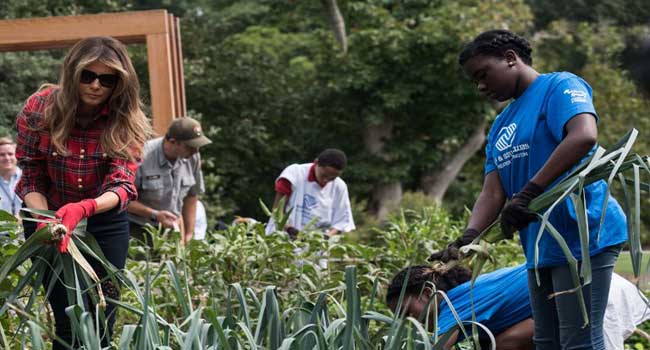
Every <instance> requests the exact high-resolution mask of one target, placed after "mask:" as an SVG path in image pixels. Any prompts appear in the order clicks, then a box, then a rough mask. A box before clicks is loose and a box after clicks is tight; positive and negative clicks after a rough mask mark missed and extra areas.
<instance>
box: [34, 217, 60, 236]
mask: <svg viewBox="0 0 650 350" xmlns="http://www.w3.org/2000/svg"><path fill="white" fill-rule="evenodd" d="M35 218H36V219H41V220H48V221H49V222H39V223H36V231H38V230H40V229H42V228H43V227H46V226H47V224H48V223H56V221H55V220H54V219H50V218H47V217H45V216H43V215H37V216H35ZM36 231H34V232H36Z"/></svg>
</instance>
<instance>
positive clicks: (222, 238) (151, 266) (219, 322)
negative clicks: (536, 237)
mask: <svg viewBox="0 0 650 350" xmlns="http://www.w3.org/2000/svg"><path fill="white" fill-rule="evenodd" d="M457 227H459V225H458V223H457V222H456V221H454V220H453V219H452V218H450V217H449V215H448V214H447V213H446V212H445V211H444V210H442V209H440V208H427V207H424V208H420V212H416V211H414V210H412V209H407V210H404V211H403V212H402V213H400V215H399V216H397V217H395V218H394V219H392V220H391V221H390V222H389V223H388V225H387V226H386V228H385V229H375V230H374V231H373V232H374V235H375V236H374V237H375V239H374V245H365V244H361V243H358V242H356V241H355V240H354V239H353V237H349V236H348V235H342V236H336V237H334V238H332V239H330V240H327V241H326V240H324V239H323V235H322V234H321V233H318V232H301V233H300V235H299V237H298V239H297V240H295V241H292V240H290V239H288V237H287V236H286V234H284V233H282V232H275V233H273V234H271V235H266V234H265V233H264V227H263V226H262V225H260V224H238V225H235V226H230V227H228V229H227V230H224V231H211V232H209V233H208V235H207V239H206V240H205V241H191V242H190V243H189V245H187V246H183V245H182V244H181V243H180V237H179V234H178V232H171V231H169V230H157V229H153V228H152V229H151V232H152V233H153V242H152V244H151V247H149V246H148V245H145V244H142V243H141V242H138V241H135V240H132V242H131V247H130V256H132V257H136V259H129V260H127V267H126V269H125V270H124V271H123V272H122V273H119V274H118V275H116V277H117V278H118V279H119V280H120V281H121V284H122V301H121V302H120V304H119V305H120V306H121V308H122V309H123V310H121V311H120V313H119V315H118V322H117V326H116V332H115V334H116V335H117V337H118V338H116V339H115V344H116V345H117V344H122V345H120V348H124V346H127V345H129V344H130V346H135V347H137V348H145V345H143V344H149V345H152V344H158V345H165V344H170V346H172V347H174V348H177V347H180V348H183V347H184V346H185V345H183V344H189V343H194V344H196V342H198V343H199V344H202V345H201V347H202V348H206V347H207V344H216V342H221V343H222V344H223V342H222V341H223V339H224V338H223V337H225V338H226V339H231V340H230V341H232V342H233V343H231V346H233V348H237V345H235V344H240V345H239V346H244V345H243V344H249V343H248V342H250V341H251V339H252V341H253V342H255V343H256V344H259V345H263V346H271V344H276V345H277V344H279V343H282V342H290V341H293V342H296V344H300V343H301V342H306V341H308V340H306V339H307V338H305V337H303V336H302V334H306V333H310V334H311V332H308V331H307V329H311V330H312V331H313V332H315V334H316V335H317V338H318V339H321V336H320V335H318V334H319V332H322V337H323V338H322V339H321V340H319V341H320V342H323V341H324V342H325V343H326V344H339V343H340V342H343V343H345V344H349V342H350V341H352V342H353V343H354V344H356V345H355V346H361V344H364V343H366V342H367V343H369V344H381V343H382V342H383V341H384V340H382V337H383V336H384V335H387V334H397V333H392V332H396V330H395V329H401V330H400V331H399V332H404V333H403V334H402V333H399V332H398V333H399V334H402V335H400V336H398V337H397V338H396V339H397V340H396V341H398V342H403V341H404V342H406V341H412V340H406V339H411V338H412V337H413V336H415V335H414V334H411V335H408V334H410V333H411V332H412V331H415V330H416V329H417V327H418V326H417V325H418V324H419V323H416V322H415V320H408V321H406V322H405V323H396V324H394V323H393V322H394V320H393V317H392V316H391V314H390V312H389V311H388V308H387V306H386V305H384V303H383V302H381V300H383V293H382V292H381V291H382V290H383V286H385V285H386V283H387V282H388V279H389V278H390V277H391V276H392V275H393V274H394V273H395V272H396V271H397V270H399V269H401V268H402V267H404V266H407V265H409V264H414V263H421V262H423V261H424V259H425V258H426V257H427V256H428V254H429V253H430V251H431V250H432V249H438V248H439V247H442V246H444V244H445V243H446V242H447V241H448V240H450V239H451V238H453V237H455V236H456V235H458V234H459V232H458V228H457ZM32 237H36V236H32ZM39 237H40V236H39ZM91 238H92V236H90V235H88V236H87V237H85V238H83V240H81V239H79V237H77V236H76V235H75V242H76V243H77V245H78V246H79V247H80V249H82V250H83V251H85V252H86V253H88V252H90V251H91V250H88V248H87V247H91V246H93V245H92V243H91V241H92V239H91ZM41 239H42V237H40V238H33V239H32V242H37V241H39V240H41ZM87 239H91V241H87ZM83 242H89V243H87V244H83ZM4 244H5V246H4V248H3V249H2V250H0V251H2V252H5V251H11V249H12V247H14V243H11V242H9V241H5V243H4ZM17 244H20V245H21V246H22V247H24V248H23V251H25V252H27V251H28V250H29V248H27V247H28V246H30V245H33V246H34V247H35V248H38V250H37V251H36V253H34V254H37V255H42V256H43V257H47V256H51V257H54V259H53V260H51V261H52V262H53V264H54V265H53V266H55V268H58V267H57V266H60V265H59V264H63V263H64V261H65V260H64V259H63V260H62V259H57V258H56V257H64V256H62V255H60V254H58V253H55V252H54V248H53V247H51V246H42V245H40V243H38V242H37V243H30V244H25V243H23V242H21V241H20V240H19V241H18V243H17ZM509 245H510V246H513V247H515V246H517V243H516V242H510V243H509ZM510 246H508V247H507V248H506V249H502V248H498V249H497V252H498V254H499V255H500V256H501V257H506V256H508V257H510V258H512V259H513V260H512V261H507V262H506V261H500V262H499V263H500V264H501V263H503V264H504V265H507V264H513V263H516V262H517V261H519V262H520V261H521V257H520V254H519V256H515V255H510V253H508V251H509V250H510ZM504 247H506V246H505V245H504ZM43 249H45V250H47V251H49V252H51V253H53V254H54V255H51V254H50V255H48V254H44V253H43V252H45V250H43ZM42 250H43V252H42ZM27 257H28V256H27V255H21V260H20V261H21V264H20V265H19V267H18V268H17V269H14V270H13V272H12V274H15V276H16V277H13V278H11V279H9V282H8V283H9V284H8V287H7V289H6V290H7V291H12V292H13V295H15V296H18V298H15V299H11V300H12V306H11V310H7V312H9V313H10V314H11V315H12V316H11V317H7V318H2V320H3V323H2V329H3V330H4V332H5V333H6V337H3V338H4V339H6V341H7V342H19V341H23V340H24V341H26V342H28V343H32V344H34V346H37V344H39V342H42V341H43V340H44V339H43V337H45V335H46V334H50V335H51V334H52V328H51V327H52V324H50V323H48V322H45V321H43V320H45V319H47V317H46V314H47V310H46V309H43V308H42V306H37V305H43V303H42V300H43V299H42V295H41V292H40V291H39V289H38V288H37V289H34V286H37V285H38V283H39V281H38V280H37V279H32V277H29V276H28V277H24V276H26V275H25V272H21V271H31V270H33V269H34V267H35V266H36V264H39V266H40V267H38V268H39V269H42V268H44V265H43V264H44V262H45V260H43V259H35V260H32V261H33V262H31V263H30V260H29V259H27ZM100 259H102V258H101V257H100ZM138 259H139V260H138ZM324 259H327V266H324V261H325V260H324ZM6 261H7V260H6V257H5V258H4V259H3V260H2V261H1V262H3V263H5V262H6ZM34 262H37V263H34ZM65 264H72V262H71V261H70V262H69V263H65ZM348 265H354V266H356V268H355V270H350V268H346V266H348ZM70 266H71V265H70ZM61 268H63V265H61ZM0 271H5V270H2V269H0ZM63 271H66V270H65V269H63ZM33 273H34V272H31V274H33ZM37 275H38V274H37ZM30 276H32V275H30ZM25 278H27V279H25ZM19 280H23V282H20V283H19ZM23 283H24V284H23ZM68 283H69V284H71V285H74V284H75V282H74V279H73V280H71V281H69V282H68ZM89 285H92V283H89ZM229 286H230V287H229ZM16 287H18V289H17V290H14V288H16ZM91 290H92V289H91ZM352 290H354V292H353V293H351V292H350V291H352ZM28 297H31V298H36V299H32V300H33V301H32V302H29V303H26V302H24V301H25V298H28ZM109 301H110V300H109ZM355 310H356V311H355ZM316 311H318V312H316ZM17 313H18V314H21V315H24V317H25V319H26V320H30V321H31V323H27V324H22V323H20V322H19V320H20V318H19V317H17ZM278 314H279V315H280V316H279V317H278V316H277V315H278ZM74 315H75V316H74V317H76V320H77V323H76V326H75V327H76V328H75V329H76V330H75V331H78V332H79V334H86V333H84V332H93V329H94V328H93V327H95V325H94V322H95V320H93V322H90V323H89V321H90V320H92V318H89V317H91V315H90V314H87V313H86V311H84V310H83V309H78V310H77V311H74ZM264 315H266V316H264ZM361 316H363V317H361ZM316 317H317V318H316ZM316 319H318V322H316V323H315V324H314V323H313V322H315V321H314V320H316ZM274 320H275V321H274ZM309 320H312V321H309ZM343 320H346V321H343ZM349 320H353V321H352V322H351V323H349V322H350V321H349ZM277 322H279V323H277ZM310 322H311V323H310ZM309 324H312V325H311V326H309ZM346 324H354V327H355V330H353V331H350V330H349V329H347V328H346V327H347V326H346ZM25 326H29V330H30V332H28V333H26V332H27V329H26V328H24V327H25ZM305 327H307V328H305ZM319 327H321V328H319ZM393 328H395V329H393ZM318 329H320V331H319V330H318ZM301 330H302V331H301ZM420 331H421V330H420ZM420 331H418V332H420ZM221 332H223V334H222V333H221ZM247 332H250V336H251V338H250V339H249V338H248V335H247ZM277 332H280V333H277ZM305 332H306V333H305ZM349 332H352V333H351V334H352V338H346V337H350V333H349ZM39 334H40V335H39ZM345 334H348V335H345ZM14 336H17V338H14ZM402 337H406V338H402ZM418 337H419V338H418ZM291 338H294V339H293V340H290V339H291ZM415 338H416V339H422V337H421V336H420V335H417V336H415ZM219 339H221V340H219ZM351 339H352V340H351ZM96 340H97V339H94V340H93V339H92V338H86V339H85V340H83V341H84V342H85V344H90V343H92V342H93V341H96ZM138 344H140V345H138ZM264 344H266V345H264ZM188 346H189V345H188ZM296 346H297V345H296ZM10 347H11V345H10ZM291 348H296V347H291Z"/></svg>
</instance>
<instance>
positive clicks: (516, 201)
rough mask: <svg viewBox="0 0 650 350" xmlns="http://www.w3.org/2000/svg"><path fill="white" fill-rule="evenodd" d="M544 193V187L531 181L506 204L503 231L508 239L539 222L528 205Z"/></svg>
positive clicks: (503, 213)
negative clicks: (529, 225)
mask: <svg viewBox="0 0 650 350" xmlns="http://www.w3.org/2000/svg"><path fill="white" fill-rule="evenodd" d="M542 193H544V188H542V186H540V185H538V184H536V183H534V182H532V181H529V182H528V183H527V184H526V185H525V186H524V188H522V189H521V191H520V192H519V193H517V194H515V195H514V196H513V197H512V199H511V200H510V202H508V204H506V206H505V207H504V208H503V210H502V211H501V231H502V232H503V235H504V236H505V237H506V238H507V239H511V238H512V236H513V234H514V233H515V231H519V230H521V229H523V228H525V227H526V226H528V224H530V223H531V222H533V221H536V220H537V214H536V213H534V212H533V211H531V210H530V209H528V204H530V202H531V201H532V200H533V199H535V198H537V197H538V196H539V195H540V194H542ZM477 236H478V235H477Z"/></svg>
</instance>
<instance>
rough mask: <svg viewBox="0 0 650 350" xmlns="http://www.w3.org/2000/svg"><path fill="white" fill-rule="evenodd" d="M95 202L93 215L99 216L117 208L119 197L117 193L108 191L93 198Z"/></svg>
mask: <svg viewBox="0 0 650 350" xmlns="http://www.w3.org/2000/svg"><path fill="white" fill-rule="evenodd" d="M95 202H97V210H96V211H95V214H99V213H103V212H106V211H109V210H111V209H113V208H115V207H117V206H118V205H119V204H120V197H119V196H118V195H117V193H115V192H111V191H108V192H104V193H102V194H101V195H100V196H99V197H97V198H95Z"/></svg>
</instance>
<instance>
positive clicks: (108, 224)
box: [23, 209, 129, 350]
mask: <svg viewBox="0 0 650 350" xmlns="http://www.w3.org/2000/svg"><path fill="white" fill-rule="evenodd" d="M23 228H24V229H25V237H29V236H31V235H32V233H34V231H35V229H36V223H35V222H32V221H23ZM87 231H88V232H89V233H90V234H92V235H93V236H94V237H95V240H97V243H98V244H99V247H100V248H101V249H102V252H103V253H104V256H105V257H106V259H107V260H108V261H109V262H110V263H111V264H113V265H114V266H115V267H116V268H118V269H122V268H124V264H125V263H126V255H127V252H128V248H129V222H128V219H127V214H126V211H123V212H117V209H113V210H110V211H107V212H104V213H100V214H97V215H94V216H92V217H90V218H89V219H88V225H87ZM57 254H58V253H57ZM84 256H85V257H86V259H87V260H88V263H89V264H90V266H92V268H93V270H95V272H96V273H97V275H98V276H99V278H100V279H101V278H103V277H105V276H106V271H105V270H104V268H103V267H102V266H101V264H100V263H99V262H98V261H97V260H95V259H94V258H92V257H90V256H88V255H84ZM61 278H62V277H61ZM49 280H50V276H49V273H48V274H46V276H45V278H44V281H45V283H44V284H45V290H47V289H48V285H47V284H48V281H49ZM102 287H103V288H102V289H103V290H104V295H105V296H106V297H110V298H112V299H115V300H118V299H119V298H120V295H119V286H114V285H113V284H112V283H111V282H110V280H107V281H105V282H103V283H102ZM70 292H71V293H74V291H70ZM48 301H49V302H50V306H51V307H52V311H53V313H54V322H55V328H56V335H57V336H58V337H59V338H61V339H63V340H65V341H66V342H67V343H68V344H72V345H73V346H74V347H75V348H76V347H78V346H79V345H78V343H77V342H74V343H73V339H72V326H71V324H70V319H69V318H68V315H66V313H65V308H66V307H68V306H69V303H68V290H67V289H66V288H65V287H64V286H63V284H62V283H61V282H60V281H58V280H57V282H56V283H55V284H54V286H53V287H52V291H51V293H50V294H49V296H48ZM85 304H86V305H87V307H88V311H90V312H94V311H95V306H94V305H92V304H91V303H90V298H86V300H85ZM115 312H116V306H115V305H114V304H112V303H107V306H106V310H105V311H104V314H105V315H106V319H107V323H108V325H107V327H105V329H104V328H102V329H100V334H103V333H104V331H106V334H107V337H104V338H103V339H102V345H103V346H108V344H109V338H110V335H111V332H112V329H113V324H114V323H115ZM52 349H53V350H58V349H66V347H64V346H63V344H61V343H59V342H58V341H55V342H54V344H53V347H52Z"/></svg>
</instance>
